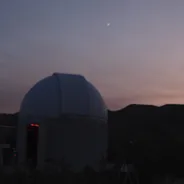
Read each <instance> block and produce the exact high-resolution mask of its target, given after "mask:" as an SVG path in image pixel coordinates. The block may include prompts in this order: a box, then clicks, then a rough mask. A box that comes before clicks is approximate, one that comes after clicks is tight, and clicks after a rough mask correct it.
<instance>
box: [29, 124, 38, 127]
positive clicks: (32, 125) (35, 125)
mask: <svg viewBox="0 0 184 184" xmlns="http://www.w3.org/2000/svg"><path fill="white" fill-rule="evenodd" d="M30 126H31V127H39V125H38V124H35V123H31V124H30Z"/></svg>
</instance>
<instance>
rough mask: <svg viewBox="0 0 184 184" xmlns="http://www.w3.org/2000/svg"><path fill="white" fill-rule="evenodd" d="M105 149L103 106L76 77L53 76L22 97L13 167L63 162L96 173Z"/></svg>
mask: <svg viewBox="0 0 184 184" xmlns="http://www.w3.org/2000/svg"><path fill="white" fill-rule="evenodd" d="M106 151H107V108H106V106H105V103H104V101H103V99H102V97H101V95H100V93H99V92H98V90H97V89H96V88H95V87H94V86H93V85H92V84H91V83H90V82H88V81H87V80H86V79H85V78H84V77H83V76H81V75H72V74H60V73H54V74H53V75H52V76H49V77H47V78H45V79H42V80H41V81H39V82H38V83H36V84H35V85H34V86H33V87H32V88H31V89H30V90H29V91H28V93H27V94H26V95H25V97H24V99H23V101H22V104H21V108H20V117H19V123H18V135H17V153H18V164H19V165H22V164H23V165H27V164H28V163H29V162H30V161H31V163H32V164H34V166H35V167H37V168H43V167H44V166H45V164H47V163H48V162H51V163H52V164H59V163H63V161H64V162H65V163H66V164H68V165H69V166H70V168H72V169H74V170H81V169H83V168H84V167H85V166H90V167H92V168H94V169H98V167H99V162H100V160H101V159H102V158H103V157H105V155H106Z"/></svg>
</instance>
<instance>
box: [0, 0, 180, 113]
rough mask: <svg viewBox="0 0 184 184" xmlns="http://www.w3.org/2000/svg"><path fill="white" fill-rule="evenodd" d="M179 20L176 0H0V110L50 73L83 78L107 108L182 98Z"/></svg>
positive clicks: (10, 108)
mask: <svg viewBox="0 0 184 184" xmlns="http://www.w3.org/2000/svg"><path fill="white" fill-rule="evenodd" d="M183 18H184V1H183V0H174V1H173V0H1V1H0V112H15V111H17V110H18V109H19V107H20V103H21V100H22V98H23V96H24V94H25V93H26V92H27V91H28V90H29V88H30V87H31V86H32V85H33V84H34V83H35V82H37V81H38V80H40V79H41V78H44V77H46V76H48V75H50V74H52V73H54V72H65V73H78V74H82V75H84V76H85V77H86V78H87V79H88V80H89V81H91V82H92V83H93V84H94V85H95V86H96V87H97V88H98V89H99V91H100V92H101V94H102V95H103V96H104V98H105V100H106V103H107V105H108V107H109V108H110V109H117V108H121V107H124V106H126V105H128V104H130V103H144V104H156V105H161V104H165V103H184V21H183ZM108 23H110V26H107V24H108ZM108 25H109V24H108Z"/></svg>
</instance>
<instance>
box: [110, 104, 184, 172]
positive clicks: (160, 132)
mask: <svg viewBox="0 0 184 184" xmlns="http://www.w3.org/2000/svg"><path fill="white" fill-rule="evenodd" d="M183 155H184V105H173V104H172V105H171V104H168V105H164V106H161V107H157V106H149V105H129V106H127V107H125V108H124V109H121V110H119V111H109V159H110V160H111V161H112V160H113V161H116V160H117V159H118V160H121V161H123V160H124V159H126V160H128V161H129V162H134V163H136V164H137V165H142V166H143V165H146V166H145V167H147V169H148V168H149V167H148V165H151V167H152V169H156V170H159V169H160V171H162V170H164V171H165V172H174V171H175V172H178V170H177V169H176V168H178V165H181V166H182V164H184V158H183ZM146 163H147V164H148V163H149V164H148V165H147V164H146ZM171 170H172V171H171Z"/></svg>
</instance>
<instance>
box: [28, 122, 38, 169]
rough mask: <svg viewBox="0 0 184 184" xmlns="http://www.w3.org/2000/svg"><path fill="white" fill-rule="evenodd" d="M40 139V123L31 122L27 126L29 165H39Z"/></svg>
mask: <svg viewBox="0 0 184 184" xmlns="http://www.w3.org/2000/svg"><path fill="white" fill-rule="evenodd" d="M38 139H39V125H38V124H35V123H31V124H29V125H28V126H27V163H28V165H29V167H31V168H36V166H37V148H38Z"/></svg>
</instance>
